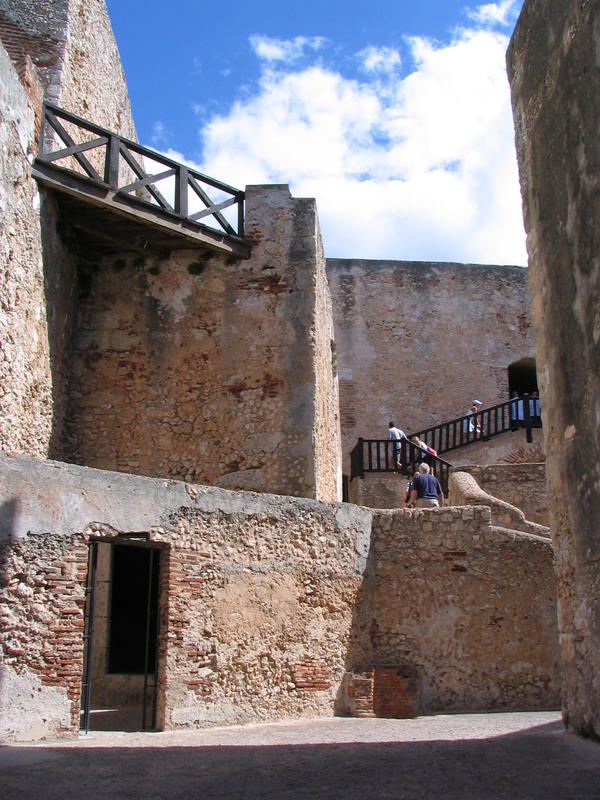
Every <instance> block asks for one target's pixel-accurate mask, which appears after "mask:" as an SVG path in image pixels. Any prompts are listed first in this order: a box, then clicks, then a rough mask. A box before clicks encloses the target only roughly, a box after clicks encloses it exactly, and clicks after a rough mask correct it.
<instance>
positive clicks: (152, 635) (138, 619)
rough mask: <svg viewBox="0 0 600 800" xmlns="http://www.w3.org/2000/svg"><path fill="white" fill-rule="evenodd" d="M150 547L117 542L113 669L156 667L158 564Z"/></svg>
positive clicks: (111, 646) (112, 617)
mask: <svg viewBox="0 0 600 800" xmlns="http://www.w3.org/2000/svg"><path fill="white" fill-rule="evenodd" d="M155 552H156V551H154V550H151V549H150V548H146V547H144V548H141V547H128V546H126V545H114V546H113V551H112V581H111V594H110V619H109V629H110V636H109V647H108V671H109V673H122V674H130V675H141V674H144V673H145V672H150V673H154V672H155V671H156V627H157V622H158V565H159V559H158V558H156V557H153V556H154V553H155Z"/></svg>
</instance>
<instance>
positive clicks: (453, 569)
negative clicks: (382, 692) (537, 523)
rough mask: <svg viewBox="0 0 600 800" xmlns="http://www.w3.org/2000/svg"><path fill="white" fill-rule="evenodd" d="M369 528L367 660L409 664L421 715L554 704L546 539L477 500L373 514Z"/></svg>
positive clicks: (554, 646) (555, 657) (555, 653)
mask: <svg viewBox="0 0 600 800" xmlns="http://www.w3.org/2000/svg"><path fill="white" fill-rule="evenodd" d="M373 536H374V542H375V559H374V573H375V591H374V595H373V607H374V608H375V609H376V614H375V615H374V619H375V624H374V626H373V629H372V631H371V643H372V648H373V659H374V662H375V663H378V664H384V663H387V664H394V663H399V664H402V665H405V666H410V667H413V668H415V669H416V670H417V673H418V675H419V682H420V709H421V713H423V712H424V713H432V712H438V711H467V710H472V711H474V710H476V709H482V708H488V709H491V708H498V709H502V708H521V709H526V708H552V707H556V705H557V704H558V703H559V701H560V674H559V670H560V667H559V650H558V643H557V641H556V638H555V636H554V635H553V634H552V635H550V636H549V637H546V636H545V635H544V636H540V633H541V632H542V631H550V630H552V631H553V630H554V629H555V626H556V605H555V603H556V597H555V588H554V575H553V572H552V546H551V544H550V542H549V541H548V540H547V539H542V538H539V537H535V536H529V535H527V534H522V533H517V532H516V531H512V530H508V529H505V528H497V527H491V526H490V511H489V509H488V508H480V507H477V506H475V507H464V508H443V509H439V510H422V509H415V510H410V511H395V512H387V513H383V514H376V515H374V518H373ZM517 653H518V655H517Z"/></svg>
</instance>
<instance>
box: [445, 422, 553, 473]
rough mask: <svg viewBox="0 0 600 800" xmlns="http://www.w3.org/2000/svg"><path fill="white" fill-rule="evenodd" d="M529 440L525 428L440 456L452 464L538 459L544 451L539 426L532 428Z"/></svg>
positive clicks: (518, 461)
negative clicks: (530, 439) (528, 440)
mask: <svg viewBox="0 0 600 800" xmlns="http://www.w3.org/2000/svg"><path fill="white" fill-rule="evenodd" d="M531 438H532V441H531V442H529V443H528V442H527V439H526V437H525V430H524V429H523V428H518V429H517V430H516V431H510V432H507V433H503V434H501V435H500V436H496V437H494V438H492V439H490V440H489V441H487V442H475V443H474V444H470V445H468V446H467V447H461V448H460V449H458V450H453V451H452V452H450V453H442V458H444V459H446V461H449V462H450V463H451V464H452V465H453V466H456V467H458V466H461V467H462V466H465V465H468V464H483V465H486V466H489V465H491V464H500V463H502V462H507V463H516V464H520V463H526V464H528V463H530V462H532V461H539V459H540V457H543V453H544V434H543V431H542V430H541V428H533V430H532V431H531Z"/></svg>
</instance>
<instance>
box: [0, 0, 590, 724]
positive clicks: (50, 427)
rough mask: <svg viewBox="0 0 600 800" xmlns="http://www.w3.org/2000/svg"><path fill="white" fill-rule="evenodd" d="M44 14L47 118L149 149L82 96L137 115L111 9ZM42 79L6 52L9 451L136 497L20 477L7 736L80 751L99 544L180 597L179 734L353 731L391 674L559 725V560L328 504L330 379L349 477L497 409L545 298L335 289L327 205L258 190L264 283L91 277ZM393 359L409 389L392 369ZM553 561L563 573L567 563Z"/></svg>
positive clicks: (490, 282) (1, 515)
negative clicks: (426, 431) (79, 123)
mask: <svg viewBox="0 0 600 800" xmlns="http://www.w3.org/2000/svg"><path fill="white" fill-rule="evenodd" d="M20 5H21V4H19V3H12V2H11V3H6V2H5V0H0V12H1V15H0V34H1V35H2V38H3V39H4V37H5V36H6V37H8V34H7V33H6V31H9V33H10V34H11V36H13V37H14V36H15V29H19V30H24V29H25V28H24V27H23V28H20V27H19V26H25V24H26V16H27V15H26V14H25V13H23V14H19V15H17V16H14V15H13V17H12V18H11V19H9V22H10V25H8V26H7V19H8V16H7V15H8V14H9V12H10V13H12V9H13V8H15V7H17V8H18V7H20ZM28 5H29V4H26V3H24V4H23V7H24V8H25V7H27V6H28ZM53 6H56V10H57V16H56V31H55V33H56V36H54V33H52V37H54V38H55V39H56V41H54V39H52V41H49V42H48V48H49V50H48V52H50V53H51V54H53V55H52V57H51V58H50V57H48V59H47V60H48V64H49V66H47V65H46V66H45V62H44V60H43V59H41V58H38V57H37V55H36V53H37V50H36V48H38V47H41V39H40V37H39V36H37V34H36V28H35V25H33V27H32V33H31V36H30V37H29V39H27V37H25V39H26V40H27V41H28V42H29V44H28V47H29V49H30V50H31V52H32V53H33V55H32V56H31V59H32V63H34V64H35V63H36V58H37V67H39V68H40V70H41V71H40V77H41V80H42V84H43V85H46V86H50V85H51V80H50V79H51V77H52V75H54V74H56V75H58V78H57V79H58V82H59V84H60V87H59V88H60V90H59V92H58V94H56V95H52V94H49V95H48V96H51V97H54V96H56V97H57V98H58V100H59V102H60V103H61V104H64V105H66V106H67V108H69V110H71V111H74V112H75V113H79V114H81V115H82V116H87V117H88V118H90V119H92V120H93V121H95V122H98V123H100V124H102V125H106V127H109V128H112V129H114V130H117V131H121V132H123V133H125V134H126V135H129V136H132V135H133V129H132V127H130V124H129V123H130V114H129V111H128V106H127V109H125V111H123V112H122V113H120V111H119V103H120V101H119V102H117V105H116V106H115V105H111V103H107V104H106V106H105V107H106V109H107V110H108V112H107V113H108V117H102V113H101V111H100V109H101V107H102V106H103V102H102V97H101V92H100V94H98V92H96V95H95V99H94V102H95V103H97V106H98V107H97V108H96V107H95V106H94V107H92V106H91V105H86V103H90V102H91V100H90V98H88V97H87V96H86V95H85V92H83V90H82V87H85V86H86V83H87V86H88V89H89V94H94V92H93V91H92V89H93V88H94V89H95V88H98V89H100V88H101V86H100V87H95V84H94V82H93V80H92V79H91V76H92V75H95V74H96V72H95V70H97V71H98V72H97V74H98V75H99V76H101V77H102V78H103V79H104V80H105V79H106V73H105V72H103V70H104V69H105V68H107V69H109V70H113V71H112V72H111V76H112V78H114V82H116V83H117V84H118V85H119V86H118V91H117V92H116V97H117V98H119V97H125V98H126V89H125V86H124V83H123V82H122V80H123V79H122V72H119V70H120V64H117V62H116V61H115V60H114V59H113V58H112V56H111V53H113V52H116V49H115V50H114V51H113V49H112V47H113V46H114V43H113V44H112V45H110V46H109V45H107V46H106V48H105V55H102V51H97V48H96V46H95V45H93V44H92V42H94V41H96V40H97V37H98V36H100V39H101V40H102V39H103V37H108V38H109V39H110V40H111V41H112V34H111V33H110V26H109V23H108V18H107V16H106V13H105V9H104V5H103V3H102V2H100V0H97V1H96V2H94V3H92V4H91V5H90V14H91V15H92V17H87V19H93V21H94V24H95V25H96V26H97V27H98V28H99V29H101V30H99V31H96V32H94V33H93V34H92V33H90V32H81V31H80V29H79V27H78V26H84V27H85V25H86V12H85V8H86V7H84V6H83V4H82V3H81V2H77V1H76V0H71V2H65V0H55V2H50V0H48V2H46V3H44V4H43V7H42V10H48V11H49V13H50V12H51V11H52V8H53ZM27 24H29V22H27ZM11 26H12V27H11ZM107 26H108V27H107ZM9 29H10V30H9ZM79 36H81V37H82V41H80V39H79ZM36 37H37V38H36ZM90 37H91V38H90ZM17 38H18V37H17ZM44 52H46V51H44ZM11 55H13V53H12V52H11ZM34 56H35V57H34ZM97 58H100V59H105V62H104V64H103V65H102V64H97V63H96V61H95V59H97ZM53 59H54V60H53ZM78 59H79V60H78ZM16 61H17V66H18V63H19V60H18V58H17V59H16ZM54 63H56V64H59V63H60V65H61V67H60V70H58V72H56V71H55V72H52V69H51V68H50V67H51V66H52V64H54ZM24 69H25V72H24V73H22V72H21V71H19V72H17V70H16V69H15V67H14V66H13V65H11V63H10V61H9V58H8V57H7V56H6V54H5V52H4V50H3V49H1V48H0V70H2V76H3V78H4V77H5V78H6V80H3V81H2V84H1V87H0V92H1V93H2V94H1V97H2V102H3V104H6V107H7V108H8V109H14V111H13V112H11V113H7V114H5V115H4V116H1V117H0V136H1V137H2V140H3V142H6V143H7V153H8V154H9V156H10V157H8V158H6V157H4V155H2V156H0V159H1V160H0V164H1V167H2V173H1V174H0V198H1V199H2V202H3V205H2V210H3V212H4V213H5V215H6V218H7V219H8V220H9V225H8V226H7V227H6V236H5V237H3V239H2V242H1V244H0V246H1V247H2V248H3V249H2V251H1V252H2V255H3V267H4V269H5V271H6V275H5V281H4V287H6V288H5V289H3V293H5V294H6V299H4V298H3V303H4V307H3V311H5V312H6V313H5V314H3V315H2V317H1V318H0V325H1V326H3V327H2V331H1V333H2V337H1V341H2V347H3V353H2V362H1V366H0V369H2V375H1V377H2V387H3V392H4V393H3V395H2V398H1V403H0V420H1V425H2V428H1V430H0V432H1V434H2V449H3V450H5V451H16V452H20V453H29V454H31V455H33V456H37V457H40V458H41V459H44V458H46V457H48V456H49V455H50V456H54V457H58V458H59V459H61V460H62V459H71V460H73V461H80V462H83V463H85V464H94V465H96V466H100V467H103V468H105V469H107V468H108V469H117V470H122V471H123V472H139V473H140V474H141V475H144V476H145V477H141V476H140V477H135V476H127V475H125V474H119V473H110V472H97V471H95V470H90V469H87V468H86V467H84V466H74V465H72V466H68V465H65V464H57V463H53V462H46V461H44V460H35V459H33V460H32V459H30V458H28V457H25V456H13V457H11V458H8V459H6V458H5V457H3V458H2V466H1V468H0V480H1V484H0V485H1V488H2V495H1V496H2V506H1V508H0V521H1V536H2V560H1V562H0V577H1V581H0V587H1V591H2V592H3V599H4V601H5V602H4V605H3V611H2V613H3V617H2V624H1V625H0V630H1V635H2V646H3V650H2V653H3V655H2V663H1V665H0V668H1V671H2V677H1V680H0V692H1V693H2V695H3V700H4V699H6V702H3V704H2V705H3V708H4V709H7V710H6V711H4V712H3V713H5V714H8V718H7V717H6V716H5V717H4V721H3V723H2V728H3V732H4V735H8V736H12V737H13V738H28V737H29V738H39V737H40V736H42V735H52V734H55V733H73V732H75V730H76V729H77V724H78V720H79V702H80V700H79V692H80V683H81V669H82V656H83V637H82V626H83V584H84V581H85V577H86V573H87V557H88V547H87V544H88V542H89V541H90V539H100V540H103V541H104V542H116V541H120V540H122V536H123V535H125V536H126V535H127V534H132V533H135V534H139V535H140V536H141V537H142V538H143V539H144V540H145V541H146V542H152V543H153V544H155V545H156V546H157V547H159V548H160V552H161V568H162V572H161V575H162V579H161V580H163V582H166V583H163V585H162V589H161V591H162V595H161V596H162V598H163V599H162V601H161V603H162V605H161V614H162V620H161V621H162V626H163V627H162V630H163V634H164V637H165V638H162V639H161V641H160V652H159V676H158V677H159V686H160V691H159V709H158V712H159V722H160V724H162V725H164V726H167V727H168V726H171V727H172V726H178V725H190V724H191V725H198V724H209V723H211V722H215V721H223V722H227V721H243V720H248V719H254V720H258V719H272V718H276V717H278V716H283V715H289V716H298V715H316V714H330V713H333V711H334V710H336V711H338V712H340V711H344V710H346V711H348V710H351V708H350V706H351V702H350V699H349V696H348V693H347V687H349V686H353V685H354V683H353V679H352V675H354V674H356V675H357V676H360V671H361V670H366V671H367V672H368V671H369V669H371V668H375V667H380V668H387V667H390V666H391V667H398V668H400V667H402V668H403V669H404V668H406V671H407V674H410V675H411V676H412V677H411V680H412V681H413V689H414V687H415V686H416V687H417V691H416V694H414V693H413V694H412V695H411V698H412V700H411V702H413V703H416V707H417V708H418V709H419V710H420V711H422V712H431V711H435V710H441V709H444V710H481V709H483V708H518V707H520V708H522V707H527V708H547V707H551V706H553V705H554V704H556V702H557V700H558V693H559V684H560V679H559V666H558V659H557V649H556V648H557V637H556V630H555V616H554V615H555V598H554V594H553V592H554V589H553V578H552V572H551V564H552V548H551V545H550V543H549V542H548V541H547V540H545V539H544V538H542V537H535V536H530V535H527V534H524V533H518V532H516V531H515V530H505V529H502V528H498V527H495V526H493V525H491V524H490V511H489V509H486V508H479V507H476V508H473V507H469V508H464V509H463V508H460V507H459V508H448V509H444V510H441V511H431V512H422V511H418V512H410V511H397V512H393V513H392V512H374V511H369V510H367V509H360V508H355V507H352V506H349V505H338V504H335V503H333V504H331V503H330V504H328V505H327V504H325V505H319V504H318V503H316V502H315V500H319V499H320V500H336V499H339V496H340V494H339V492H340V484H339V477H340V465H341V460H340V452H341V448H340V432H339V431H340V420H339V419H338V418H337V414H338V410H337V409H338V405H337V402H336V399H335V394H336V391H337V381H338V378H339V382H340V401H339V407H340V412H339V415H340V418H341V424H342V432H343V435H344V447H343V449H344V455H345V456H346V455H347V454H348V452H349V450H350V448H351V447H352V446H353V445H354V444H355V442H356V439H357V438H358V437H359V436H369V435H372V436H374V437H376V438H379V437H381V436H384V435H385V431H386V429H387V422H388V420H389V418H394V419H395V421H396V422H397V423H398V424H399V425H401V426H402V427H404V428H405V429H406V430H408V429H410V428H420V427H424V426H426V425H428V424H432V423H435V422H438V421H440V420H441V419H445V418H447V417H448V414H449V411H448V407H449V406H451V407H452V409H455V410H454V411H453V412H452V414H451V415H455V416H459V415H461V414H462V413H464V412H465V411H466V406H468V403H469V402H470V400H471V399H472V397H473V396H476V395H477V396H479V398H480V399H481V400H483V401H484V403H486V404H491V403H493V402H496V401H498V400H499V399H502V398H503V397H505V396H506V392H507V389H508V385H507V367H508V365H509V364H510V363H512V362H513V361H516V360H519V359H521V358H523V357H531V356H532V355H533V350H532V346H531V341H530V337H531V330H530V326H531V323H530V320H529V311H528V307H527V306H528V303H527V295H526V286H525V281H526V272H525V271H524V270H522V269H520V268H513V267H477V266H469V265H454V264H406V263H402V262H361V261H337V260H330V261H328V263H327V272H328V278H329V283H328V284H327V282H326V281H325V262H324V258H323V253H322V246H321V243H320V237H319V233H318V220H317V215H316V206H315V203H314V201H313V200H298V199H294V198H291V197H290V195H289V191H288V190H287V187H248V206H247V222H248V228H247V231H248V235H249V236H250V238H251V240H252V242H253V248H252V257H251V259H249V260H248V261H247V262H241V263H239V264H235V265H234V264H233V263H227V259H225V258H223V257H221V256H215V255H211V256H210V257H207V253H206V251H198V252H197V253H191V252H189V251H188V252H187V253H178V252H175V253H172V254H171V255H169V254H167V253H162V254H161V253H159V252H152V253H148V254H145V256H144V257H143V258H141V257H140V255H139V254H131V253H128V252H123V253H122V254H117V255H115V254H113V256H111V257H108V256H107V255H106V254H104V253H102V254H97V255H96V254H92V255H91V258H86V259H82V258H81V254H80V251H78V250H77V248H73V247H72V246H71V244H70V242H69V241H68V236H65V226H64V221H61V220H60V218H59V213H58V208H57V206H56V205H55V203H54V201H53V199H52V197H51V196H50V195H49V194H48V193H46V192H43V191H39V190H38V189H37V187H36V186H35V183H34V181H33V180H32V179H31V177H30V174H29V169H30V164H31V160H32V157H33V154H34V153H35V151H36V145H37V142H36V140H37V133H38V132H37V129H36V115H39V99H40V96H41V95H40V93H39V92H36V89H35V85H34V83H35V81H29V82H28V81H27V80H25V79H24V78H23V77H22V74H25V75H27V74H30V73H28V65H27V62H26V63H25V68H24ZM44 69H46V70H47V71H46V72H44ZM82 75H83V76H84V78H85V79H83V78H82ZM20 76H21V77H20ZM33 76H34V77H35V73H33ZM119 82H121V83H119ZM101 85H104V86H106V85H107V84H106V83H103V84H101ZM108 85H109V86H110V83H109V84H108ZM110 88H111V92H113V93H115V87H114V86H111V87H110ZM26 89H27V91H26ZM123 92H125V94H124V95H123ZM71 103H72V104H71ZM96 114H97V115H98V116H96ZM4 256H6V258H4ZM480 270H481V272H480ZM330 290H331V299H330V298H329V296H328V292H329V291H330ZM490 297H493V298H494V306H493V307H494V315H490V314H489V302H490V300H489V298H490ZM467 300H468V301H469V302H466V301H467ZM330 303H331V309H332V311H331V312H330ZM486 307H487V315H486ZM186 315H187V316H186ZM458 320H466V322H464V323H463V322H460V323H458V322H457V321H458ZM186 321H187V322H188V324H187V325H186V324H185V322H186ZM190 321H193V324H191V325H190V324H189V323H190ZM334 324H335V332H334V333H333V328H334ZM250 332H251V334H252V335H251V336H249V333H250ZM399 350H401V352H402V361H405V360H406V361H407V362H408V364H407V365H406V366H405V365H400V369H396V364H395V361H396V360H397V358H398V351H399ZM539 352H543V351H539ZM539 352H538V358H540V355H539ZM424 360H425V361H426V366H427V368H426V369H424V368H423V361H424ZM200 362H201V363H200ZM540 363H541V362H540ZM171 365H172V366H171ZM447 375H450V376H452V379H451V380H447V379H446V378H445V376H447ZM358 376H360V380H361V383H360V384H359V377H358ZM363 379H364V380H363ZM109 385H110V386H111V387H112V391H110V392H109V391H108V386H109ZM364 387H368V390H367V391H365V388H364ZM194 392H195V395H194ZM215 393H216V394H215ZM108 395H110V397H109V396H108ZM199 401H200V402H199ZM542 401H543V402H544V396H542ZM199 405H201V408H199ZM421 415H422V416H421ZM238 426H239V429H238ZM249 431H250V432H251V434H250V435H248V433H249ZM515 435H516V434H515ZM507 436H508V437H510V436H512V434H507ZM186 437H187V438H186ZM242 439H243V440H244V441H243V443H241V441H242ZM521 444H522V443H519V447H520V446H521ZM477 446H479V445H477ZM538 449H539V448H538ZM148 474H150V475H155V476H156V477H155V478H152V477H147V475H148ZM394 477H395V476H394ZM171 478H182V479H185V480H186V481H187V483H185V484H184V483H176V482H173V481H172V480H170V479H171ZM199 480H203V481H210V482H212V483H214V484H216V485H221V486H224V487H226V489H256V490H259V491H261V492H280V493H283V494H287V495H297V496H304V497H311V498H315V500H292V499H290V498H289V497H288V498H287V499H282V498H274V497H271V496H270V495H264V496H258V495H248V494H244V493H232V492H227V491H225V490H224V489H217V488H213V489H209V488H207V487H202V486H197V485H192V484H191V481H199ZM115 487H117V488H115ZM54 492H56V494H54ZM115 493H116V494H115ZM117 495H119V497H117ZM553 497H554V495H553V494H552V492H551V494H550V500H551V503H553ZM33 509H35V513H34V511H33ZM553 524H555V523H553ZM367 530H368V531H369V534H368V535H367V534H366V531H367ZM565 554H566V555H565ZM562 563H563V569H564V571H565V572H564V574H565V575H566V572H567V571H568V568H567V566H566V565H567V564H568V552H567V548H565V550H564V553H563V562H562ZM565 580H566V579H565ZM563 583H564V580H563ZM561 585H562V584H561ZM565 585H566V584H565ZM590 585H591V584H590ZM415 586H418V587H420V589H419V592H415V591H414V587H415ZM439 586H443V587H444V589H443V592H441V593H440V592H438V591H437V588H436V587H439ZM515 587H518V589H519V590H518V591H516V590H515ZM524 587H526V591H527V593H531V594H530V596H529V594H527V597H525V598H524V600H523V597H522V595H523V591H524ZM588 589H589V586H587V584H586V589H585V591H583V593H582V594H581V596H579V595H577V597H578V598H579V599H580V600H581V601H582V602H584V601H585V598H586V597H587V596H588V594H586V592H587V591H588ZM561 591H566V590H565V588H564V586H563V588H562V589H561ZM575 594H577V592H576V591H575V589H569V590H568V592H567V594H566V595H565V596H568V597H575ZM592 595H593V592H592V590H591V589H590V590H589V596H592ZM448 597H450V599H451V600H452V603H451V604H449V603H448ZM421 599H422V607H421V606H420V605H419V603H420V602H421ZM238 600H240V602H239V604H237V601H238ZM525 601H526V602H525ZM404 607H405V608H406V611H405V610H403V609H404ZM532 609H533V614H532ZM565 609H566V611H565V612H564V613H565V615H566V616H565V617H564V620H563V624H564V625H568V615H569V614H570V613H571V610H572V608H571V606H570V605H569V603H567V604H566V605H565ZM282 610H283V613H282ZM246 612H247V614H249V615H250V616H249V617H245V616H244V614H246ZM415 619H416V620H418V621H419V623H420V624H419V626H417V627H415V623H414V620H415ZM307 620H308V621H307ZM509 621H510V624H509ZM513 622H514V625H513ZM249 630H250V631H251V636H250V638H249V633H248V632H249ZM584 633H585V631H584ZM471 635H473V638H472V639H471V638H470V637H471ZM247 639H249V641H250V645H251V647H250V649H249V650H248V651H247V650H246V649H245V644H244V643H245V642H246V640H247ZM569 641H570V640H569ZM265 642H267V643H268V645H269V646H265ZM482 642H483V643H485V647H483V648H482V649H481V653H480V654H478V650H477V646H476V645H478V644H480V643H482ZM571 655H572V653H571ZM567 657H568V658H570V655H569V653H567ZM569 663H570V662H569ZM415 675H416V676H417V678H415ZM459 675H460V676H461V680H458V679H457V676H459ZM357 680H359V678H357ZM415 680H416V684H415V683H414V681H415ZM245 682H247V687H248V691H247V692H246V689H245V688H244V687H245ZM344 687H346V688H344ZM411 691H412V690H411ZM32 697H33V698H34V699H33V701H32V699H31V698H32ZM415 698H416V699H415ZM19 709H20V710H19ZM13 712H15V713H16V717H13V716H12V715H13ZM21 712H22V713H21ZM586 724H587V723H586Z"/></svg>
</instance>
